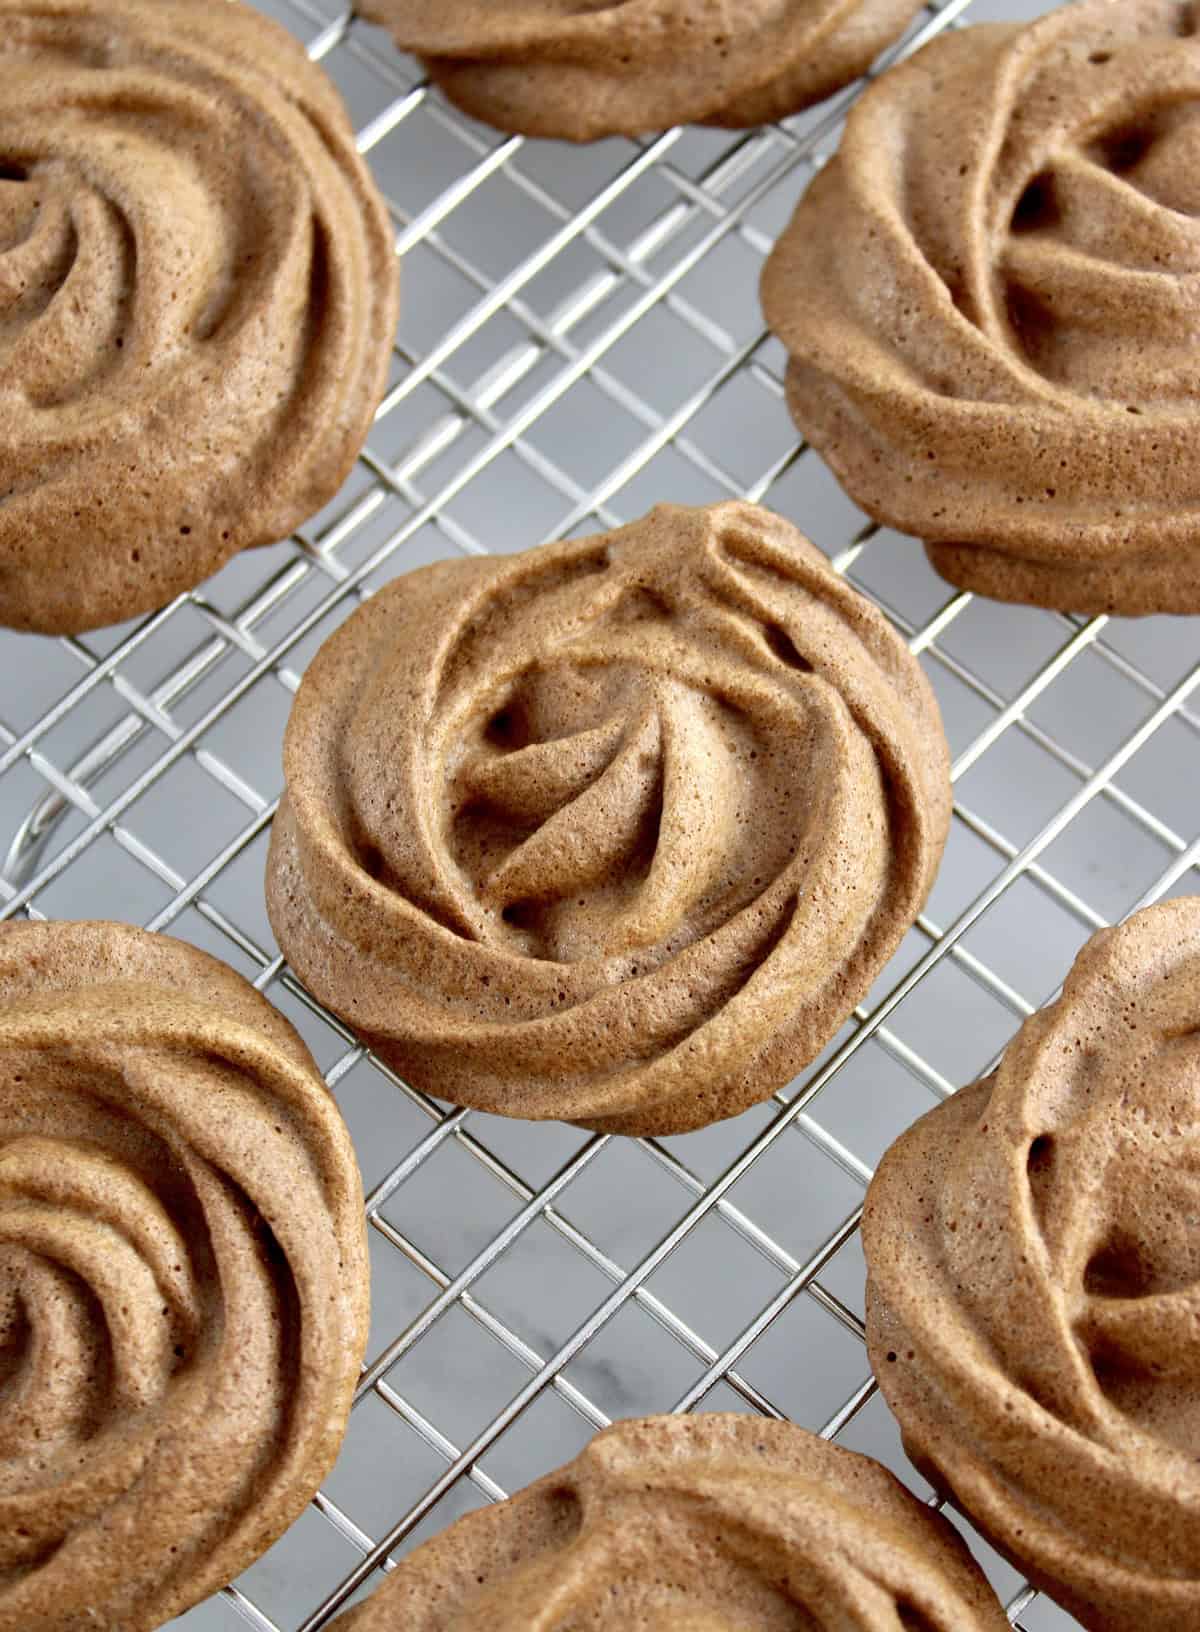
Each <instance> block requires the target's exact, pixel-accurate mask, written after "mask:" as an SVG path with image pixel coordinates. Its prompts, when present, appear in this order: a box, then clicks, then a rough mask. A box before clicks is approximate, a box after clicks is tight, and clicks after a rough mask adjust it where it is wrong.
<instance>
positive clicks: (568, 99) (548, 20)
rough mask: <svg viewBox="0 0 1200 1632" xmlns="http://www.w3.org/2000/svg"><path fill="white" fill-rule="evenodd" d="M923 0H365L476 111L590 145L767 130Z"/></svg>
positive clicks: (837, 80) (869, 54) (526, 130)
mask: <svg viewBox="0 0 1200 1632" xmlns="http://www.w3.org/2000/svg"><path fill="white" fill-rule="evenodd" d="M920 9H921V7H920V0H616V3H607V0H500V3H498V0H365V3H364V4H363V5H362V7H361V10H362V12H363V15H364V16H366V17H369V18H371V19H373V20H374V21H375V22H379V23H382V24H383V25H384V26H385V27H386V28H389V29H390V30H391V32H392V34H393V36H394V37H395V39H396V43H397V44H398V45H399V46H400V48H401V50H404V51H411V52H413V53H414V54H415V55H416V56H419V57H421V58H422V59H423V61H424V63H425V66H426V67H427V69H428V71H429V73H430V75H431V76H432V77H433V79H434V80H436V81H437V83H438V84H439V85H440V86H441V87H442V89H443V90H444V91H445V92H446V94H447V95H448V96H449V97H450V98H451V99H452V100H453V101H454V102H457V103H458V104H459V106H460V107H462V108H464V109H465V110H466V111H467V112H468V113H470V114H472V115H473V116H474V117H475V118H478V119H484V120H487V121H488V123H489V124H493V125H498V126H499V127H500V129H502V130H512V131H519V132H521V133H523V134H525V135H529V136H558V137H564V138H567V139H569V140H572V141H591V140H593V139H594V138H596V137H599V136H612V135H627V136H637V135H641V134H642V133H643V132H646V131H652V130H665V129H667V128H668V127H669V126H671V125H678V124H685V123H689V122H693V123H698V122H704V123H707V124H714V125H727V126H735V127H736V126H750V125H759V124H765V123H767V122H768V121H770V120H773V119H782V118H784V117H785V116H786V115H788V114H792V113H796V112H798V111H799V109H801V108H805V107H808V106H809V105H810V104H811V103H813V102H819V101H820V100H821V98H822V97H825V96H829V95H830V94H831V93H832V92H833V91H836V90H837V89H838V88H839V87H840V86H842V85H845V84H847V83H848V82H849V81H850V80H852V79H856V78H857V77H858V75H859V74H861V73H863V72H864V71H865V70H866V69H867V68H868V67H869V66H870V64H871V62H872V61H873V60H874V58H875V57H876V56H877V55H878V53H879V52H880V51H881V50H882V49H883V48H884V46H886V45H888V44H890V43H891V41H892V40H894V39H895V38H896V37H897V36H898V35H899V34H900V33H902V32H903V30H904V28H905V26H906V25H907V24H908V23H909V22H910V21H911V19H912V18H913V17H914V16H915V14H916V13H917V12H918V11H919V10H920Z"/></svg>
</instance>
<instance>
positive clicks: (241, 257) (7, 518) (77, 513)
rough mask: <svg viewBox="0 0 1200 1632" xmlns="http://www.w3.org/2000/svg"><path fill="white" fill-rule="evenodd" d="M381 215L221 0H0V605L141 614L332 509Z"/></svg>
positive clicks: (361, 412)
mask: <svg viewBox="0 0 1200 1632" xmlns="http://www.w3.org/2000/svg"><path fill="white" fill-rule="evenodd" d="M396 298H397V297H396V267H395V256H394V253H393V238H392V233H391V230H390V227H389V223H388V217H387V213H386V210H385V208H384V206H383V203H382V201H381V200H380V198H379V196H378V194H377V193H376V191H375V189H374V186H373V184H372V182H371V179H370V176H369V174H368V172H367V169H366V166H365V165H364V164H363V162H362V160H361V159H360V158H359V156H358V153H357V151H356V149H355V146H354V137H353V132H352V131H351V128H350V124H349V121H348V120H347V117H346V114H345V110H344V109H343V107H342V104H341V102H340V100H339V98H338V95H337V92H336V91H335V90H334V88H333V86H332V84H331V83H330V82H329V80H328V79H326V77H325V76H324V74H323V73H322V72H321V71H320V70H319V69H318V68H316V67H315V66H314V65H313V64H312V63H310V62H309V61H308V59H307V57H306V56H305V54H304V51H303V50H302V48H301V47H300V45H299V44H298V43H297V41H296V40H294V39H293V38H291V36H290V35H288V34H287V33H286V32H285V31H284V30H283V29H282V28H280V27H279V26H278V25H277V24H275V23H272V22H270V21H269V20H268V19H267V18H265V17H263V16H261V15H259V14H258V13H257V12H255V11H253V10H252V9H251V8H250V6H248V5H243V4H241V3H240V0H233V3H230V0H36V3H33V0H0V622H3V623H7V624H10V625H12V626H15V627H17V628H21V629H35V630H42V631H46V632H52V633H62V632H74V631H78V630H82V629H89V628H94V627H96V626H97V625H100V624H105V623H112V622H116V621H118V620H120V619H123V618H127V617H132V616H133V615H134V614H136V613H139V612H145V611H149V610H150V609H152V608H153V607H156V606H160V605H163V604H164V603H165V602H167V601H169V600H170V599H171V598H172V597H173V596H175V595H177V594H179V593H180V592H181V591H183V590H185V589H190V588H191V587H193V586H194V585H195V584H198V583H199V582H200V581H201V579H203V578H205V577H207V576H208V575H209V574H210V573H212V572H214V571H215V570H216V569H217V568H218V567H219V566H221V565H222V564H223V563H224V562H225V561H226V560H227V559H228V558H229V557H230V556H231V555H233V554H234V553H235V551H237V550H240V549H244V548H246V547H247V546H249V545H255V544H267V543H272V542H274V541H275V540H277V539H281V538H284V537H286V536H287V534H288V533H289V532H291V531H292V529H293V528H294V527H296V526H297V525H298V524H299V523H300V522H301V521H303V520H304V519H305V518H306V517H307V516H309V515H311V514H312V513H313V512H314V511H315V510H317V509H319V508H320V507H321V505H323V504H324V503H326V501H327V500H329V499H331V498H332V497H333V495H334V494H335V493H336V492H337V490H338V488H339V487H340V486H341V483H342V481H343V479H344V477H345V476H346V473H347V472H348V470H349V468H350V466H351V464H352V463H353V461H354V458H355V455H356V454H357V452H358V449H359V447H360V446H361V444H362V441H363V438H364V436H365V435H366V432H367V427H368V426H369V424H370V422H371V416H372V414H373V413H374V410H375V407H376V405H377V403H378V401H379V397H380V395H381V393H382V391H383V386H384V381H385V377H386V370H387V364H388V359H389V356H390V349H391V340H392V333H393V330H394V327H395V321H396Z"/></svg>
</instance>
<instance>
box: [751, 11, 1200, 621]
mask: <svg viewBox="0 0 1200 1632" xmlns="http://www.w3.org/2000/svg"><path fill="white" fill-rule="evenodd" d="M1198 30H1200V10H1198V9H1197V7H1196V6H1195V5H1194V4H1191V3H1188V4H1184V3H1181V0H1085V3H1083V4H1079V5H1073V6H1065V7H1062V8H1060V9H1059V10H1056V11H1052V12H1050V13H1049V14H1048V15H1047V16H1046V17H1044V18H1042V19H1041V20H1039V21H1038V22H1036V23H1034V24H1032V25H1028V26H1023V27H1022V26H1014V25H1000V24H994V25H993V24H988V25H983V24H981V25H979V26H977V27H971V28H966V29H963V30H962V31H960V32H956V33H949V32H948V33H946V34H945V35H942V36H939V37H938V38H937V39H936V40H934V41H933V42H932V43H931V44H930V45H928V46H927V47H926V48H925V49H924V50H922V51H921V52H919V53H918V54H917V55H916V56H915V57H914V58H913V59H912V60H911V61H909V62H907V63H905V64H903V65H902V66H901V67H899V68H898V69H896V70H895V71H893V72H891V73H889V74H887V75H885V76H884V77H883V78H882V79H881V80H880V81H879V82H878V83H877V84H876V85H874V86H873V87H872V88H871V89H870V90H869V91H868V93H867V94H866V96H864V97H863V99H862V100H861V102H859V103H858V105H857V106H856V107H855V109H854V111H853V112H852V114H851V116H850V119H849V122H848V125H847V129H846V134H845V137H844V139H843V142H842V146H841V150H840V152H839V153H838V155H837V157H836V158H834V159H833V160H832V161H831V162H830V163H829V164H828V165H827V166H826V167H825V168H824V170H823V171H822V172H821V174H820V175H819V176H818V177H817V178H816V180H815V181H814V182H813V184H812V186H811V188H810V189H809V191H808V193H807V194H806V196H805V197H804V199H803V200H802V201H801V204H800V207H799V209H798V211H797V213H796V216H795V218H794V221H793V223H792V225H791V227H790V228H789V229H788V231H786V232H785V233H784V235H783V237H782V238H781V240H780V242H779V244H778V246H777V247H776V249H775V252H774V254H773V255H772V257H771V259H770V261H769V262H768V265H767V268H766V271H765V274H764V278H763V303H764V306H765V309H766V313H767V319H768V321H769V323H770V324H771V326H772V328H773V329H774V330H775V331H776V333H777V334H778V335H779V337H780V338H781V340H782V341H783V343H784V345H785V346H786V347H787V349H788V351H789V353H790V354H791V358H792V361H791V366H790V369H789V373H788V397H789V401H790V403H791V407H792V412H793V414H794V416H795V419H796V422H797V424H798V425H799V426H800V428H801V430H802V431H803V432H804V434H805V436H806V437H808V438H809V439H810V440H811V441H812V443H813V444H814V446H815V447H816V448H817V449H818V451H819V452H820V453H821V454H822V455H823V456H824V457H825V458H826V459H827V460H828V462H829V463H830V464H831V465H832V467H833V469H834V471H835V472H836V474H837V475H838V477H839V478H840V480H841V481H842V483H843V485H844V486H845V488H846V489H847V491H848V492H849V494H850V496H851V497H852V498H853V499H854V501H855V502H856V503H857V504H859V505H861V506H862V508H863V509H865V510H867V511H868V512H869V513H870V514H871V515H872V516H874V517H875V518H876V519H878V520H880V521H882V522H884V523H885V524H887V525H889V526H893V527H898V528H899V529H900V530H901V531H903V532H907V533H912V534H915V535H916V536H917V537H918V538H921V539H924V540H925V541H926V544H927V547H928V550H929V555H930V559H931V560H932V562H933V564H934V566H935V567H936V568H937V570H938V571H939V572H940V573H941V574H942V575H943V576H944V577H946V578H949V579H950V580H951V582H953V583H956V584H959V585H962V586H963V587H964V588H967V589H973V590H978V591H980V592H981V593H983V594H985V595H992V596H996V597H998V598H1000V599H1003V600H1013V601H1026V602H1032V603H1034V604H1036V605H1042V606H1047V607H1054V608H1059V609H1064V610H1067V611H1074V612H1101V611H1115V612H1122V613H1127V614H1137V613H1147V612H1200V521H1198V520H1197V516H1198V515H1200V502H1198V501H1200V474H1198V473H1200V342H1198V340H1197V335H1198V334H1200V33H1198Z"/></svg>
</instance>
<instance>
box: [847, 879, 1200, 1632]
mask: <svg viewBox="0 0 1200 1632" xmlns="http://www.w3.org/2000/svg"><path fill="white" fill-rule="evenodd" d="M1198 1023H1200V899H1195V898H1192V899H1185V900H1179V901H1172V902H1170V903H1168V904H1166V905H1163V906H1158V907H1152V908H1150V909H1149V910H1147V911H1145V912H1141V913H1139V914H1137V916H1136V917H1134V918H1131V919H1130V920H1129V922H1128V923H1126V924H1124V925H1122V927H1121V928H1119V929H1112V930H1105V931H1103V932H1102V933H1101V934H1099V935H1095V936H1093V938H1092V939H1091V940H1090V941H1089V942H1088V944H1087V945H1086V946H1085V947H1084V949H1083V951H1082V952H1081V953H1080V955H1079V958H1078V960H1077V962H1076V964H1075V967H1074V969H1073V970H1072V971H1071V973H1070V975H1069V976H1068V978H1067V982H1066V985H1065V987H1064V989H1063V995H1062V997H1061V998H1060V1000H1059V1001H1058V1002H1057V1003H1055V1004H1054V1005H1053V1006H1052V1007H1050V1008H1048V1009H1045V1010H1044V1011H1043V1012H1042V1013H1041V1014H1038V1015H1035V1016H1034V1017H1033V1019H1031V1020H1028V1021H1027V1022H1026V1023H1025V1025H1024V1026H1023V1027H1022V1028H1021V1031H1020V1032H1019V1033H1018V1035H1017V1037H1016V1039H1015V1040H1014V1042H1013V1043H1011V1044H1010V1046H1009V1048H1008V1051H1007V1052H1006V1054H1005V1056H1004V1060H1003V1063H1002V1064H1001V1066H1000V1068H999V1070H998V1071H997V1072H996V1073H995V1074H994V1075H993V1076H991V1077H989V1078H988V1079H987V1080H986V1081H984V1082H981V1083H977V1084H976V1085H975V1086H974V1087H973V1088H968V1089H965V1090H964V1091H963V1092H962V1093H960V1094H957V1095H956V1096H955V1097H954V1098H953V1099H951V1100H949V1101H947V1102H946V1103H945V1104H944V1105H941V1106H939V1107H938V1108H937V1109H936V1110H934V1111H932V1112H931V1113H930V1114H929V1115H928V1116H925V1117H923V1118H922V1119H921V1121H919V1122H918V1123H917V1124H916V1126H915V1127H913V1128H911V1129H910V1130H909V1131H908V1132H907V1133H906V1134H904V1135H903V1136H902V1137H901V1138H900V1139H899V1140H898V1141H897V1143H896V1144H895V1145H893V1146H892V1148H891V1150H890V1151H889V1152H888V1153H887V1155H886V1156H885V1157H884V1160H883V1163H882V1165H881V1166H880V1168H879V1171H878V1173H877V1174H876V1177H875V1180H874V1183H873V1184H872V1186H871V1190H870V1193H869V1195H868V1197H867V1204H866V1212H865V1215H864V1219H863V1238H864V1245H865V1247H866V1254H867V1263H868V1270H869V1281H868V1301H867V1337H868V1343H869V1347H870V1352H871V1358H872V1362H873V1364H874V1367H875V1372H876V1375H877V1377H878V1378H879V1382H880V1386H881V1387H882V1389H883V1392H884V1394H885V1396H886V1397H887V1401H888V1404H889V1405H890V1406H891V1408H892V1410H893V1411H894V1412H895V1414H896V1416H897V1417H898V1418H899V1420H900V1425H901V1428H902V1429H903V1431H904V1440H905V1445H906V1446H907V1448H908V1452H909V1455H910V1456H911V1457H912V1458H913V1460H914V1462H915V1463H916V1464H917V1466H918V1467H920V1468H922V1469H923V1470H924V1471H925V1472H926V1474H927V1475H928V1477H929V1478H930V1479H931V1480H932V1481H933V1483H935V1484H936V1485H937V1486H939V1487H940V1488H941V1489H943V1490H945V1491H948V1492H950V1493H951V1494H952V1495H953V1496H954V1498H955V1500H956V1501H958V1503H959V1504H960V1505H961V1506H962V1507H963V1508H964V1510H965V1511H966V1512H968V1513H969V1514H970V1515H971V1517H972V1519H973V1520H974V1521H975V1523H976V1524H977V1525H978V1526H979V1527H980V1528H981V1529H982V1530H983V1531H984V1533H985V1534H986V1535H987V1536H988V1537H989V1538H990V1539H991V1540H992V1541H993V1543H994V1544H995V1545H996V1546H997V1547H998V1548H999V1549H1000V1550H1001V1551H1002V1552H1004V1553H1006V1554H1007V1555H1008V1556H1009V1557H1010V1558H1011V1559H1013V1560H1014V1561H1015V1562H1016V1563H1017V1565H1018V1566H1019V1567H1020V1568H1021V1569H1022V1570H1024V1571H1026V1572H1027V1573H1028V1574H1029V1576H1030V1578H1031V1579H1032V1580H1033V1581H1035V1582H1036V1583H1037V1584H1038V1585H1039V1586H1041V1587H1043V1588H1044V1589H1045V1590H1046V1591H1047V1592H1049V1593H1050V1594H1051V1595H1052V1596H1053V1597H1054V1598H1057V1599H1058V1600H1059V1602H1060V1603H1062V1604H1064V1605H1065V1606H1066V1607H1067V1608H1068V1609H1069V1610H1070V1611H1071V1612H1072V1613H1073V1614H1074V1615H1076V1616H1077V1617H1078V1618H1079V1620H1080V1621H1082V1623H1083V1625H1084V1626H1086V1627H1088V1628H1090V1629H1091V1632H1149V1629H1151V1628H1153V1632H1195V1629H1196V1627H1197V1626H1200V1232H1198V1231H1197V1227H1196V1226H1197V1220H1198V1219H1200V1030H1198Z"/></svg>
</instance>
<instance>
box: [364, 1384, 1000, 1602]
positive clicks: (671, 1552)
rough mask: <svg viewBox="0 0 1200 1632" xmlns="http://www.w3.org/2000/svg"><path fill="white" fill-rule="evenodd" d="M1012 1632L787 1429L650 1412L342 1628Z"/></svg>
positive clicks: (827, 1459)
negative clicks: (651, 1415) (655, 1415)
mask: <svg viewBox="0 0 1200 1632" xmlns="http://www.w3.org/2000/svg"><path fill="white" fill-rule="evenodd" d="M568 1626H569V1627H571V1628H572V1629H573V1632H598V1629H600V1628H602V1627H609V1628H616V1627H622V1628H628V1632H651V1629H652V1628H653V1629H655V1632H666V1629H667V1628H671V1629H672V1632H674V1629H686V1632H734V1628H737V1632H775V1629H778V1632H786V1629H794V1628H797V1627H805V1628H809V1629H811V1632H902V1629H908V1632H1007V1628H1008V1622H1007V1620H1006V1619H1005V1616H1004V1611H1003V1610H1002V1609H1001V1607H1000V1604H999V1602H998V1601H997V1599H996V1598H995V1596H994V1594H993V1593H992V1590H991V1588H990V1587H989V1586H988V1584H987V1581H986V1580H985V1579H984V1577H983V1575H982V1573H981V1571H980V1570H979V1568H978V1566H977V1565H976V1564H975V1562H974V1560H973V1559H972V1558H971V1555H970V1554H969V1553H968V1551H967V1549H966V1547H965V1546H964V1545H963V1543H962V1541H961V1540H960V1538H959V1537H958V1535H957V1534H956V1532H955V1531H954V1530H953V1529H952V1528H951V1526H950V1525H949V1524H948V1523H947V1522H946V1520H945V1519H943V1518H942V1517H941V1516H940V1514H937V1513H933V1512H931V1511H930V1510H929V1508H927V1507H925V1506H924V1505H923V1504H922V1503H921V1502H918V1501H917V1499H916V1498H915V1497H914V1496H912V1495H910V1494H909V1492H908V1491H907V1490H905V1489H904V1487H903V1485H901V1484H900V1483H899V1482H898V1481H897V1480H896V1479H894V1478H893V1477H892V1475H891V1474H890V1473H888V1472H887V1470H886V1469H885V1468H882V1467H880V1466H879V1464H878V1463H877V1462H872V1461H871V1460H870V1458H869V1457H865V1456H858V1455H856V1454H855V1453H854V1452H853V1451H844V1450H842V1449H840V1448H839V1447H838V1446H836V1445H830V1444H827V1443H826V1441H825V1440H823V1439H818V1438H817V1437H816V1436H815V1435H813V1434H808V1433H805V1431H804V1430H803V1429H802V1428H796V1427H793V1426H792V1424H791V1423H784V1422H770V1421H764V1420H762V1419H760V1418H757V1417H747V1416H737V1415H732V1414H730V1415H724V1416H722V1415H711V1416H710V1415H704V1416H694V1417H647V1418H645V1419H643V1420H641V1421H632V1422H620V1423H617V1424H615V1425H614V1426H613V1427H611V1428H608V1429H606V1430H605V1431H604V1432H603V1433H601V1434H597V1436H596V1438H595V1439H593V1440H592V1442H591V1444H590V1445H588V1446H587V1448H586V1449H585V1450H584V1451H583V1452H582V1453H581V1455H579V1456H578V1457H576V1459H575V1461H574V1462H571V1463H568V1465H567V1466H566V1467H565V1468H560V1469H559V1470H558V1472H557V1473H552V1474H549V1475H547V1477H546V1478H544V1479H539V1480H538V1482H537V1483H536V1484H533V1485H530V1486H529V1487H528V1489H526V1490H523V1491H521V1493H520V1494H519V1495H517V1496H513V1497H511V1498H510V1499H509V1500H508V1501H506V1502H501V1503H499V1504H498V1505H497V1506H495V1507H491V1508H485V1509H483V1510H482V1511H481V1512H478V1513H472V1514H469V1515H468V1516H467V1517H466V1518H464V1519H460V1520H459V1521H458V1522H457V1524H452V1525H451V1526H450V1528H449V1529H448V1530H444V1531H443V1532H442V1533H441V1535H438V1536H435V1537H434V1538H433V1540H432V1541H427V1542H426V1543H425V1544H424V1545H423V1546H421V1547H419V1548H417V1550H416V1552H414V1553H411V1554H410V1555H409V1556H408V1557H407V1558H406V1559H405V1560H404V1561H403V1562H402V1563H401V1564H400V1565H399V1566H398V1567H397V1569H396V1570H395V1571H394V1572H393V1573H392V1575H391V1576H390V1577H389V1578H388V1580H387V1582H386V1583H385V1585H384V1586H382V1587H381V1588H380V1589H379V1590H378V1591H377V1592H376V1593H375V1594H374V1596H373V1597H371V1598H369V1599H367V1601H366V1602H365V1603H363V1604H360V1605H359V1606H358V1608H356V1609H353V1610H351V1611H350V1612H349V1614H347V1615H343V1616H342V1617H341V1619H340V1620H337V1621H335V1622H334V1627H335V1628H336V1629H337V1632H401V1629H402V1628H403V1632H473V1629H476V1628H477V1629H478V1632H493V1629H494V1632H533V1629H536V1632H553V1629H554V1628H560V1627H561V1628H566V1627H568Z"/></svg>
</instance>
